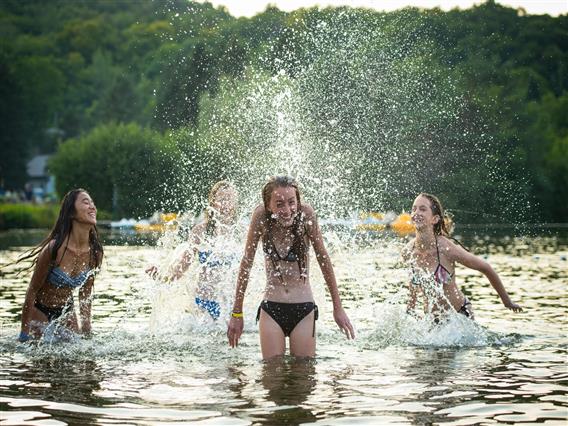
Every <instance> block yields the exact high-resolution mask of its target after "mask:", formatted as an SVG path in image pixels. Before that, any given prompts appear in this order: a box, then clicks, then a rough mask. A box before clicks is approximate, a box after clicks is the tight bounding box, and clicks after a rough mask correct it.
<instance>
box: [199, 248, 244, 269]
mask: <svg viewBox="0 0 568 426" xmlns="http://www.w3.org/2000/svg"><path fill="white" fill-rule="evenodd" d="M197 256H198V258H199V263H201V264H202V265H203V266H205V267H207V268H218V267H220V266H230V265H232V264H233V263H234V262H235V261H236V260H237V258H236V256H234V255H233V256H227V255H225V256H220V255H215V254H214V253H213V252H212V251H211V250H200V251H198V252H197Z"/></svg>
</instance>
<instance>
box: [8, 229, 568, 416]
mask: <svg viewBox="0 0 568 426" xmlns="http://www.w3.org/2000/svg"><path fill="white" fill-rule="evenodd" d="M42 235H43V234H40V235H39V238H41V236H42ZM28 237H29V234H28ZM327 237H328V240H329V246H330V247H332V250H331V253H332V258H333V261H334V264H335V266H336V272H337V276H338V280H339V282H340V287H341V291H342V297H343V300H344V304H345V307H346V309H347V310H348V312H349V315H350V316H351V319H352V321H353V323H354V324H355V326H356V328H357V332H358V339H357V340H356V341H354V342H349V341H347V340H345V339H344V338H343V337H342V336H341V335H340V333H339V332H338V331H337V330H336V327H335V325H334V322H333V319H332V313H331V303H330V301H329V298H328V296H327V294H326V293H325V290H324V285H323V282H322V278H321V276H320V274H319V273H318V272H315V271H313V272H312V279H313V287H314V293H315V297H316V302H317V303H318V305H319V306H320V307H321V315H320V318H321V321H318V336H317V338H318V356H317V358H316V359H315V360H297V359H294V358H290V357H285V358H283V359H278V360H274V361H271V362H262V361H261V357H260V349H259V344H258V333H257V328H256V325H255V324H254V321H253V319H252V318H254V313H255V311H256V307H257V303H258V300H259V299H260V292H261V291H262V281H263V273H262V268H260V265H257V266H258V267H257V268H255V271H254V273H253V280H252V281H251V286H250V289H249V292H250V294H249V295H248V296H247V301H246V305H245V318H246V322H245V324H246V325H245V327H246V330H245V334H244V336H243V339H242V342H240V345H239V347H238V348H237V349H236V350H231V349H230V348H229V347H228V345H227V342H226V336H225V331H226V325H225V322H224V321H225V319H223V320H222V321H219V322H218V323H214V322H213V321H211V320H210V318H208V317H207V315H206V314H203V315H202V313H200V312H199V311H197V310H195V309H191V308H188V306H191V303H189V304H188V303H187V300H184V299H185V298H186V297H191V289H192V288H193V286H194V282H195V281H194V279H195V277H194V275H192V274H191V273H189V274H188V276H187V277H186V278H185V281H183V282H181V283H180V287H175V286H170V287H167V286H164V284H158V283H155V282H154V281H152V280H150V279H148V278H147V277H146V276H145V275H144V273H143V269H144V266H145V265H147V264H148V263H149V262H150V260H155V258H156V255H157V251H159V250H158V249H155V248H152V247H149V246H147V245H146V244H145V245H143V246H140V245H117V246H107V248H106V254H107V256H106V259H105V262H104V265H103V270H102V273H101V274H100V276H99V277H98V278H97V283H96V296H95V297H96V299H95V301H94V305H93V315H94V321H93V323H94V336H93V338H92V339H89V340H80V341H78V342H74V343H71V344H67V345H63V344H51V345H50V344H43V345H39V346H37V345H20V344H17V343H16V342H15V336H16V334H17V331H18V327H19V325H18V323H19V315H20V310H21V303H22V301H23V299H24V294H25V291H26V287H27V283H28V280H29V273H25V274H22V275H21V276H19V277H18V276H16V274H15V268H14V267H9V268H7V269H6V270H4V271H3V272H2V286H1V288H0V303H1V306H2V309H1V311H0V321H1V325H2V330H1V332H0V352H1V354H0V365H1V368H0V375H1V377H0V409H1V410H2V419H3V423H2V424H26V423H29V424H32V423H33V424H94V423H119V424H159V423H175V422H206V423H207V424H222V425H225V424H229V425H230V424H235V425H241V424H242V425H244V424H267V425H272V424H337V425H340V424H356V423H358V424H386V423H389V424H429V423H444V424H455V425H461V424H477V423H483V424H487V423H493V422H499V423H529V422H541V423H542V422H547V423H549V424H555V423H556V424H563V425H564V424H566V420H567V418H568V413H567V407H568V398H567V390H568V386H567V383H568V372H567V370H566V359H567V338H566V334H567V331H568V328H567V315H566V314H567V308H566V306H567V305H566V302H567V286H566V283H567V281H568V271H567V269H568V268H567V265H568V263H567V260H566V256H567V254H568V252H567V248H566V245H565V243H564V242H563V241H566V240H565V239H564V240H563V239H562V238H563V237H561V236H541V237H533V238H532V239H531V241H532V242H531V243H529V244H527V242H526V241H527V240H522V241H521V240H516V239H514V238H510V237H507V236H506V235H504V236H499V237H496V238H490V239H489V240H487V239H485V237H483V236H474V235H465V236H464V237H463V238H464V240H466V241H468V242H469V243H468V244H469V245H470V247H471V248H472V250H473V251H474V252H476V253H481V254H483V255H484V256H486V257H487V259H488V260H489V261H490V262H491V264H492V265H493V266H494V268H495V269H496V270H497V271H499V272H500V274H501V276H502V278H503V280H504V283H505V285H506V287H507V289H508V290H509V292H510V294H511V296H512V297H513V298H514V299H516V300H519V301H520V302H521V303H522V305H523V306H524V307H526V313H525V314H520V315H515V314H513V313H511V312H509V311H507V310H506V309H505V308H503V307H502V305H501V304H500V303H499V300H498V297H497V295H496V294H495V292H494V291H493V290H492V289H491V287H490V285H489V284H488V283H487V282H486V280H485V279H484V278H483V277H482V276H480V274H478V273H476V272H474V271H468V270H465V269H464V268H458V270H457V279H458V281H459V283H460V285H461V286H462V287H463V289H464V291H465V293H466V294H467V295H468V297H470V298H471V299H472V300H473V303H474V305H475V309H476V316H477V318H478V321H477V323H471V322H469V321H464V319H463V318H461V317H457V319H456V321H461V322H454V323H450V324H447V325H443V326H440V327H429V326H428V327H427V326H425V325H424V324H421V323H420V322H417V321H415V320H413V319H412V318H409V317H408V316H406V315H405V314H404V305H403V303H404V301H405V296H406V294H405V291H404V284H405V282H406V279H407V271H405V270H404V269H403V268H401V267H400V265H398V250H399V247H400V245H401V244H402V243H401V242H400V241H397V240H395V239H389V238H374V237H373V238H366V239H364V240H361V241H358V243H357V244H350V245H345V244H342V243H341V240H340V239H335V237H334V235H333V234H332V233H331V232H329V233H328V234H327ZM0 240H1V238H0ZM13 241H15V243H14V245H11V246H10V247H11V248H8V247H6V246H4V247H5V249H4V250H2V251H0V261H1V262H2V263H6V262H7V261H9V260H12V259H15V258H16V257H17V256H18V255H19V254H20V253H21V252H22V248H21V246H22V245H26V244H22V242H21V240H13ZM34 242H35V241H33V242H28V243H27V245H28V246H29V244H33V243H34ZM551 247H552V248H551ZM257 263H260V262H258V261H257ZM233 283H234V279H232V278H231V279H230V280H229V279H228V282H227V285H226V291H227V293H228V294H230V293H232V291H233V290H232V289H233V285H234V284H233ZM157 295H160V297H163V298H165V299H166V300H168V303H167V304H165V305H164V306H167V309H166V308H164V309H163V310H160V309H158V308H159V306H158V304H157V302H156V301H157V300H158V299H157ZM176 309H178V311H177V312H166V311H168V310H169V311H172V310H174V311H175V310H176ZM156 315H157V316H158V319H157V320H156V318H154V319H153V320H152V318H153V316H154V317H155V316H156ZM152 324H154V326H152Z"/></svg>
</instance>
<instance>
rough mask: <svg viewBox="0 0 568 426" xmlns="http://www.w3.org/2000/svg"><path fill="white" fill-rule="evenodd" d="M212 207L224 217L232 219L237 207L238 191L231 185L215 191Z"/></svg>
mask: <svg viewBox="0 0 568 426" xmlns="http://www.w3.org/2000/svg"><path fill="white" fill-rule="evenodd" d="M211 207H212V208H213V209H214V210H215V211H218V212H219V213H220V214H221V216H222V217H224V218H227V219H230V218H233V217H234V215H235V211H236V209H237V191H236V190H235V188H233V187H231V186H227V187H224V188H220V189H218V190H217V192H215V195H214V196H213V200H212V201H211Z"/></svg>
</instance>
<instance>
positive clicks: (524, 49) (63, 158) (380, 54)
mask: <svg viewBox="0 0 568 426" xmlns="http://www.w3.org/2000/svg"><path fill="white" fill-rule="evenodd" d="M324 24H327V27H326V26H325V25H324ZM339 29H342V30H341V31H339ZM352 29H356V31H352ZM353 34H355V35H353ZM362 34H372V35H373V37H371V38H370V40H367V41H365V43H360V42H359V41H358V40H356V38H357V37H362ZM318 37H319V38H318ZM348 39H349V40H348ZM353 40H355V41H353ZM353 46H356V47H357V48H356V49H353ZM283 74H284V77H282V75H283ZM361 76H364V78H363V80H362V79H361ZM272 77H278V79H277V81H276V80H275V81H276V82H275V83H274V84H275V85H276V86H277V85H280V84H284V83H283V81H284V80H285V81H286V83H285V84H288V85H289V87H291V88H292V89H291V90H292V91H294V93H297V94H302V96H303V98H304V99H303V101H302V104H301V106H299V107H298V108H297V109H298V111H300V112H299V114H301V115H302V117H304V118H305V117H307V119H306V120H305V121H306V128H309V132H308V133H309V134H310V136H311V137H317V138H319V139H320V140H323V141H326V144H327V145H325V146H328V145H330V146H334V147H336V148H334V149H335V151H333V153H334V155H338V156H341V155H347V153H348V152H349V153H350V154H349V155H351V156H355V157H356V156H357V155H359V156H360V158H365V159H367V160H366V162H365V161H361V162H360V165H361V166H360V167H359V169H354V170H350V171H349V172H350V173H351V175H352V176H357V177H356V178H353V179H351V180H350V182H349V188H343V189H344V190H346V191H350V192H352V193H358V191H362V193H364V192H365V187H366V186H369V185H373V186H377V187H378V186H379V185H380V182H381V180H380V179H379V178H378V176H380V175H381V174H386V173H389V176H391V177H392V179H394V180H396V181H397V182H398V183H399V185H398V186H399V187H398V188H397V189H396V190H394V189H393V185H392V183H391V184H390V190H389V191H388V193H389V194H390V195H389V196H388V197H383V198H382V202H383V205H381V206H379V207H380V208H393V207H397V208H398V207H399V206H400V205H402V204H404V203H408V199H409V196H411V194H413V193H415V192H416V191H417V190H420V189H421V187H420V185H421V184H422V185H423V186H422V188H424V189H428V190H431V191H434V192H437V193H440V194H442V195H443V198H444V199H445V200H450V203H451V204H453V205H459V206H460V207H461V208H462V209H463V210H464V211H468V210H473V211H479V210H482V211H485V212H490V211H499V208H498V207H499V205H500V204H501V203H503V201H502V197H503V194H504V193H505V192H508V193H509V195H510V196H511V197H520V198H523V199H524V200H528V201H529V205H530V206H531V207H527V204H523V206H524V207H523V209H524V212H523V215H519V217H521V218H523V219H529V220H534V221H563V222H565V221H567V220H568V203H566V202H565V201H561V200H567V199H568V16H566V15H564V16H560V17H556V18H553V17H550V16H547V15H544V16H530V15H525V14H524V13H522V10H514V9H510V8H506V7H502V6H499V5H497V4H495V3H494V2H492V1H489V2H487V3H485V4H483V5H480V6H476V7H474V8H471V9H468V10H463V11H460V10H453V11H450V12H442V11H440V10H437V9H434V10H418V9H405V10H402V11H398V12H392V13H381V12H374V11H370V10H353V9H348V8H338V9H323V10H319V9H316V8H312V9H300V10H298V11H295V12H292V13H284V12H281V11H279V10H277V9H275V8H268V9H267V10H266V11H265V12H263V13H261V14H258V15H257V16H255V17H253V18H250V19H246V18H239V19H237V18H234V17H232V16H230V15H229V14H228V13H227V12H226V11H225V10H224V9H222V8H220V9H215V8H213V7H212V6H211V5H210V4H197V3H192V2H188V1H182V0H175V1H170V2H168V3H163V2H151V1H147V2H131V1H113V2H109V1H73V2H70V1H65V0H52V1H50V2H45V1H40V0H37V1H35V0H28V1H25V2H22V1H19V0H4V1H2V2H0V122H1V123H2V130H1V135H0V137H1V144H2V153H3V155H2V156H0V179H1V181H2V184H3V186H4V187H6V188H17V187H20V186H21V185H22V184H23V183H24V182H25V180H26V174H25V163H26V161H27V159H29V158H30V157H31V156H32V155H33V154H36V153H56V155H55V156H54V157H53V161H52V163H51V170H52V172H53V173H54V174H55V175H56V179H57V189H58V192H59V193H63V192H64V191H66V190H67V189H69V188H71V187H73V186H84V187H88V188H89V189H90V190H91V191H92V193H93V196H94V197H95V199H96V200H97V202H98V203H99V204H100V205H101V207H102V208H104V209H108V210H112V211H113V212H114V214H115V215H118V216H120V215H144V214H147V213H149V212H151V211H153V210H154V209H156V208H158V207H163V208H184V207H194V206H195V205H197V204H198V203H199V200H200V199H201V198H202V197H203V195H204V193H205V192H206V191H207V186H208V185H209V183H210V182H212V181H215V180H216V179H218V178H222V177H225V176H232V174H231V173H232V170H233V169H234V168H235V167H236V165H235V159H238V161H239V162H240V163H239V164H242V162H248V163H247V167H251V166H253V165H255V164H259V161H260V160H261V159H259V158H258V157H263V156H265V155H267V154H266V153H265V152H264V151H263V145H262V142H261V139H262V138H263V137H266V135H269V136H274V137H277V136H278V134H277V132H276V130H277V129H276V130H274V131H273V130H270V131H266V132H265V133H262V134H255V133H254V131H255V129H254V120H255V119H256V117H255V118H254V119H253V120H249V121H247V120H248V118H247V117H246V116H245V115H244V113H243V107H242V106H243V105H244V103H246V102H247V99H249V98H250V96H249V95H248V93H250V92H251V91H254V90H258V85H257V86H255V84H257V82H258V80H260V81H261V83H259V84H261V85H262V84H264V85H266V82H267V81H268V82H270V81H271V80H270V79H271V78H272ZM371 77H372V78H371ZM389 78H390V79H391V80H390V84H389ZM378 80H381V84H377V85H374V84H373V81H378ZM361 81H364V82H365V84H364V85H362V84H360V83H361ZM401 81H405V84H404V85H401V84H399V83H400V82H401ZM410 82H412V84H411V83H410ZM316 86H317V87H316ZM255 87H257V88H256V89H255ZM441 88H446V89H444V90H441ZM401 89H404V90H401ZM267 90H268V91H270V90H274V89H273V88H268V89H267ZM346 93H348V94H349V99H348V100H349V101H350V102H346V101H345V98H344V96H340V95H342V94H346ZM425 93H427V94H429V97H428V98H427V97H425V95H424V94H425ZM365 99H369V102H372V105H373V107H372V108H371V109H365V111H362V110H361V104H362V101H363V100H365ZM458 99H459V102H458V101H457V100H458ZM454 103H455V105H454ZM458 104H459V105H458ZM267 108H268V107H267ZM263 110H266V108H265V109H261V108H260V107H257V109H256V110H255V111H263ZM237 117H238V119H239V120H240V121H239V123H244V124H242V125H240V124H239V126H240V127H239V126H237V125H236V124H235V123H234V122H232V121H231V120H236V119H237ZM337 117H339V118H337ZM361 117H365V120H362V119H361ZM249 118H250V117H249ZM265 118H266V121H267V123H268V124H266V125H267V126H268V125H269V124H270V120H274V118H271V117H265ZM259 119H260V118H259ZM323 122H331V123H333V126H335V127H333V129H335V130H334V131H333V132H332V131H331V130H330V129H331V127H329V126H328V127H325V128H324V127H322V126H321V125H320V124H321V123H323ZM396 124H398V126H399V127H398V128H397V127H396V126H395V125H396ZM353 129H358V130H357V131H358V132H359V133H360V134H361V135H363V136H361V137H359V136H357V135H355V134H354V130H353ZM385 129H387V130H388V132H387V131H385ZM305 131H306V130H305V129H302V132H304V133H305ZM247 132H248V133H247ZM304 133H301V135H304ZM332 133H333V134H332ZM347 134H349V135H350V137H344V136H342V135H347ZM245 139H246V140H245ZM393 139H396V141H397V143H398V144H404V146H405V147H411V148H412V147H416V148H417V149H408V150H406V151H405V152H404V153H402V152H391V151H392V149H391V148H389V147H392V146H393V145H392V144H389V143H387V142H388V141H391V140H393ZM424 141H427V143H426V145H421V143H423V142H424ZM322 146H323V145H322ZM223 147H225V148H223ZM251 147H255V150H254V152H253V150H251ZM320 148H321V147H320ZM320 148H318V149H320ZM321 149H325V147H323V148H321ZM389 149H391V151H389ZM426 149H427V150H428V152H435V153H439V158H435V159H432V158H430V159H429V160H431V164H432V166H431V167H430V168H429V169H427V168H423V169H417V170H416V172H417V174H418V175H420V179H419V180H418V183H417V181H416V180H414V181H412V180H409V179H408V178H407V176H408V172H409V170H408V167H413V165H414V164H415V161H416V158H415V156H416V155H418V154H416V152H418V153H420V150H422V152H424V150H426ZM449 151H452V152H458V153H459V152H464V153H468V155H467V156H464V157H463V158H464V159H463V160H460V159H459V157H457V156H455V155H453V156H449V157H448V156H447V155H445V154H447V153H448V152H449ZM479 152H483V153H484V156H483V161H485V162H486V164H485V166H486V167H487V170H490V171H495V170H498V171H499V173H498V175H495V176H488V175H490V174H491V173H484V172H483V170H481V171H480V170H474V168H472V167H469V166H468V162H469V163H472V162H477V161H478V159H477V156H479V155H478V154H477V153H479ZM381 153H388V155H389V157H388V158H394V160H393V161H398V163H396V164H397V165H399V167H398V168H396V169H395V168H391V169H389V170H386V169H385V168H384V164H383V163H384V161H385V158H387V157H385V156H386V154H384V155H383V154H381ZM355 157H354V158H355ZM445 158H450V159H451V160H452V161H451V162H452V164H447V163H444V161H445V160H444V159H445ZM369 159H372V161H370V160H369ZM317 161H319V159H317V158H315V159H314V162H316V163H317ZM479 161H481V160H479ZM488 162H492V164H488ZM318 164H319V163H318ZM354 164H355V166H354V167H355V168H357V164H356V163H354ZM373 164H375V165H376V168H373ZM205 165H208V166H207V167H205ZM318 167H319V166H318ZM436 167H438V168H440V169H442V168H445V169H448V168H451V170H450V171H451V173H450V172H449V173H448V174H447V175H444V179H437V180H436V179H434V178H432V176H442V174H439V173H438V174H436V173H433V172H435V171H436V170H437V169H436ZM263 176H264V175H262V176H261V177H263ZM429 178H431V182H430V183H429V184H428V185H425V184H424V181H425V179H429ZM496 182H505V183H504V184H502V185H501V186H499V185H498V184H497V183H496ZM468 188H474V189H475V190H476V191H475V192H476V193H477V194H478V196H477V197H476V196H472V191H467V190H466V189H468ZM495 188H498V190H497V189H495ZM365 194H366V195H365ZM365 194H363V196H362V200H363V201H362V202H361V204H360V205H359V206H358V207H362V208H375V207H376V206H374V205H373V202H374V201H376V199H377V198H376V197H372V196H368V193H365ZM366 196H368V197H367V198H365V197H366ZM481 206H482V207H481ZM509 213H512V212H511V211H510V210H509ZM490 219H491V218H488V217H484V216H483V215H476V216H475V217H468V218H467V219H466V220H467V221H476V220H477V221H486V220H490ZM491 220H493V219H491Z"/></svg>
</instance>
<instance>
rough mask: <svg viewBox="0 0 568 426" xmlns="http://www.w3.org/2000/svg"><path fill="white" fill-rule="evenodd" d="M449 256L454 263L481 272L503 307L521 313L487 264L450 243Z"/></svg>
mask: <svg viewBox="0 0 568 426" xmlns="http://www.w3.org/2000/svg"><path fill="white" fill-rule="evenodd" d="M450 250H451V251H450V255H451V256H452V257H453V258H454V259H455V260H456V262H459V263H461V264H462V265H464V266H467V267H468V268H471V269H475V270H476V271H479V272H481V273H482V274H483V275H485V276H486V277H487V279H488V280H489V282H490V283H491V286H492V287H493V288H494V289H495V291H496V292H497V294H498V295H499V297H500V298H501V301H502V302H503V305H505V307H507V308H508V309H510V310H512V311H513V312H522V311H523V308H521V307H520V306H519V305H517V304H516V303H514V302H513V301H512V300H511V298H510V297H509V293H507V290H505V286H504V285H503V282H502V281H501V278H499V275H498V274H497V272H495V270H494V269H493V268H492V267H491V265H490V264H489V263H487V262H486V261H484V260H483V259H480V258H479V257H477V256H474V255H473V254H471V253H470V252H468V251H467V250H465V249H464V248H463V247H460V246H458V245H456V244H453V243H450Z"/></svg>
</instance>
